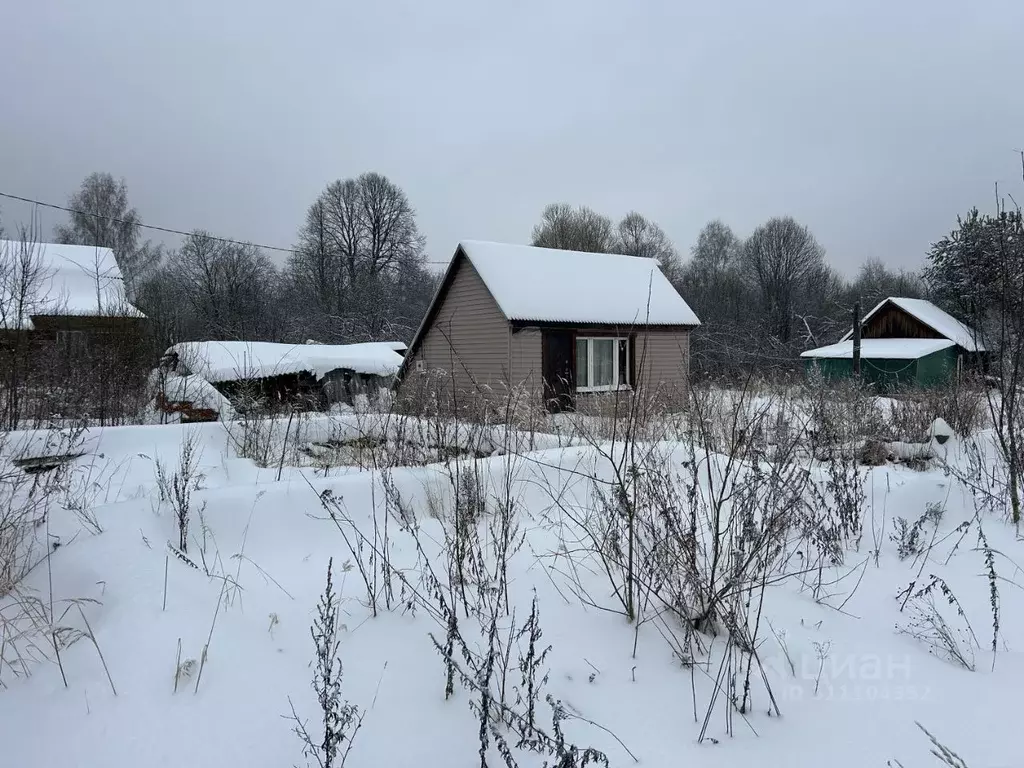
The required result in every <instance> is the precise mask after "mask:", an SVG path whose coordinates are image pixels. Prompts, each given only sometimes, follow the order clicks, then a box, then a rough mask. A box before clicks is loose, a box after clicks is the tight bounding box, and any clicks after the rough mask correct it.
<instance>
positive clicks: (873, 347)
mask: <svg viewBox="0 0 1024 768" xmlns="http://www.w3.org/2000/svg"><path fill="white" fill-rule="evenodd" d="M800 357H802V358H803V360H804V369H805V370H806V372H807V373H808V374H812V373H817V374H820V375H821V376H823V377H824V378H826V379H848V378H852V377H853V342H852V341H841V342H839V343H838V344H832V345H830V346H827V347H820V348H818V349H811V350H808V351H807V352H804V353H803V354H802V355H801V356H800ZM860 357H861V378H862V379H863V380H864V381H865V382H867V383H869V384H873V385H874V386H875V387H876V388H877V389H879V390H880V391H883V392H891V391H894V390H897V389H900V388H905V387H908V386H916V387H931V386H936V385H939V384H943V383H945V382H946V381H949V379H950V376H951V374H952V373H953V372H954V371H955V370H956V365H957V348H956V344H954V343H953V342H952V341H950V340H949V339H864V340H863V341H861V349H860Z"/></svg>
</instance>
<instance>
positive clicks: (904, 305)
mask: <svg viewBox="0 0 1024 768" xmlns="http://www.w3.org/2000/svg"><path fill="white" fill-rule="evenodd" d="M889 302H892V303H893V304H895V305H896V306H897V307H899V308H900V309H902V310H903V311H904V312H906V313H907V314H908V315H910V316H911V317H915V318H917V319H918V320H920V321H921V322H922V323H924V324H925V325H927V326H928V327H929V328H931V329H932V330H933V331H935V332H936V333H941V334H942V335H943V336H945V337H946V338H947V339H949V340H950V341H952V342H954V343H955V344H957V345H958V346H961V347H963V348H964V349H966V350H967V351H968V352H984V351H985V347H984V346H983V345H982V344H981V343H980V342H979V341H978V340H977V339H976V338H975V334H974V331H973V330H971V328H970V326H968V325H964V324H963V323H961V322H960V321H959V320H957V319H956V318H955V317H953V316H952V315H951V314H949V313H948V312H945V311H944V310H941V309H939V308H938V307H937V306H935V305H934V304H932V303H931V302H930V301H926V300H924V299H904V298H901V297H898V296H890V297H889V298H887V299H883V300H882V301H880V302H878V304H876V305H875V307H874V309H872V310H871V311H870V312H868V313H867V314H866V315H864V320H862V321H861V322H862V324H863V323H866V322H867V321H868V320H870V319H871V317H872V316H873V315H874V314H875V313H876V312H878V310H880V309H881V308H882V307H884V306H885V305H886V304H888V303H889ZM852 336H853V330H852V329H851V330H850V331H849V332H848V333H847V334H846V335H845V336H843V338H842V339H840V341H847V340H849V339H850V337H852Z"/></svg>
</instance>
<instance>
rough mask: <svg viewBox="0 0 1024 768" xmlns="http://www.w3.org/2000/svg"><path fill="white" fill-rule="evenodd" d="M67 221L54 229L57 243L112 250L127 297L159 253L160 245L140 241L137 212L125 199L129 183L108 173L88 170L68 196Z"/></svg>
mask: <svg viewBox="0 0 1024 768" xmlns="http://www.w3.org/2000/svg"><path fill="white" fill-rule="evenodd" d="M68 208H71V209H72V213H71V214H70V217H71V218H70V221H69V222H68V223H67V224H60V225H58V226H57V227H56V229H55V231H54V236H55V237H56V239H57V242H59V243H67V244H69V245H92V246H96V247H98V248H110V249H111V250H113V251H114V257H115V258H116V259H117V263H118V266H120V268H121V272H122V273H123V275H124V279H125V284H126V288H127V289H128V295H129V297H131V296H133V295H134V288H135V284H136V282H137V280H138V278H139V277H140V275H141V274H142V272H143V271H145V269H146V268H148V267H150V266H152V265H153V264H154V263H155V262H156V261H157V260H158V259H159V257H160V249H159V248H158V247H155V246H153V245H151V244H150V243H149V242H141V240H140V237H141V235H140V232H141V229H140V226H141V224H142V219H141V217H140V216H139V212H138V211H137V210H136V209H135V208H133V207H131V205H130V204H129V202H128V185H127V184H126V183H125V181H124V179H121V180H120V181H115V179H114V177H113V176H111V175H110V174H109V173H91V174H89V175H88V176H86V178H85V179H84V180H83V181H82V185H81V186H80V187H79V189H78V191H77V192H75V193H74V194H73V195H71V197H70V198H68Z"/></svg>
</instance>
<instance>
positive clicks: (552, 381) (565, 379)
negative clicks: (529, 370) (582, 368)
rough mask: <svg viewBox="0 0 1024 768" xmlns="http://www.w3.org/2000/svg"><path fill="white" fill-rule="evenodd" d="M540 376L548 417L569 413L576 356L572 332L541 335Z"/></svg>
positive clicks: (574, 377) (551, 332)
mask: <svg viewBox="0 0 1024 768" xmlns="http://www.w3.org/2000/svg"><path fill="white" fill-rule="evenodd" d="M541 357H542V361H541V373H542V375H543V377H544V402H545V404H546V405H547V409H548V410H549V411H551V412H552V413H559V412H561V411H571V410H572V409H573V382H575V380H576V372H575V367H576V352H575V348H574V345H573V334H572V331H544V332H543V333H542V335H541Z"/></svg>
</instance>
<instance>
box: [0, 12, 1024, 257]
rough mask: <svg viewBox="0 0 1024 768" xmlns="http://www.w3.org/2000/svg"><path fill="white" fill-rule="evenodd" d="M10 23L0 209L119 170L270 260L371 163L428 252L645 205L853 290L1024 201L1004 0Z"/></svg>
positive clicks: (3, 57)
mask: <svg viewBox="0 0 1024 768" xmlns="http://www.w3.org/2000/svg"><path fill="white" fill-rule="evenodd" d="M3 16H4V24H3V26H4V31H3V35H2V39H3V42H2V43H0V94H2V104H3V106H2V108H0V191H3V192H9V193H13V194H19V195H23V196H26V197H32V198H36V199H41V200H46V201H53V202H58V203H63V202H66V200H67V196H68V194H69V193H70V192H72V191H73V190H74V189H75V188H76V187H77V185H78V184H79V183H80V181H81V179H82V178H83V177H84V176H85V175H87V174H88V173H90V172H91V171H94V170H99V171H107V172H110V173H112V174H114V175H115V176H118V177H124V178H125V179H126V180H127V182H128V187H129V192H130V196H131V199H132V201H133V203H134V205H135V206H136V207H137V208H138V209H139V211H140V213H141V214H142V217H143V220H144V221H145V222H147V223H151V224H158V225H163V226H169V227H174V228H181V229H193V228H197V227H203V228H207V229H209V230H211V231H213V232H215V233H217V234H220V235H222V236H226V237H234V238H241V239H248V240H253V241H257V242H263V243H268V244H274V245H284V246H288V245H291V244H292V242H293V241H294V237H295V232H296V229H297V228H298V226H299V224H300V222H301V221H302V218H303V215H304V212H305V210H306V208H307V207H308V205H309V204H310V203H311V202H312V201H313V200H314V198H315V197H316V195H317V194H318V193H319V192H320V190H321V189H322V188H323V187H324V186H325V185H326V184H327V183H329V182H330V181H332V180H334V179H337V178H345V177H349V176H355V175H357V174H359V173H360V172H362V171H367V170H376V171H379V172H382V173H384V174H386V175H388V176H389V177H390V178H391V179H392V180H393V181H395V182H397V183H398V184H399V185H401V186H402V187H403V188H404V189H405V190H406V192H407V194H408V195H409V198H410V200H411V201H412V204H413V205H414V206H415V208H416V210H417V212H418V220H419V224H420V228H421V229H422V231H423V232H424V234H425V235H426V236H427V241H428V242H427V245H428V249H429V253H430V256H431V258H432V259H439V260H445V259H447V258H448V257H449V256H450V254H451V252H452V250H453V249H454V247H455V245H456V243H457V242H458V240H459V239H464V238H478V239H489V240H499V241H508V242H526V241H528V239H529V236H530V230H531V228H532V226H533V224H534V223H535V222H536V221H537V219H538V218H539V215H540V212H541V209H542V208H543V207H544V205H545V204H546V203H549V202H554V201H565V202H570V203H573V204H585V205H589V206H592V207H594V208H596V209H598V210H600V211H601V212H604V213H606V214H608V215H611V216H614V217H618V216H621V215H622V214H624V213H625V212H627V211H628V210H630V209H636V210H639V211H641V212H642V213H644V214H646V215H648V216H649V217H651V218H653V219H655V220H657V221H658V222H659V223H660V224H661V225H662V226H663V227H664V228H665V229H666V230H667V231H668V233H669V235H670V236H671V237H672V238H673V240H674V241H675V243H676V244H677V246H678V247H679V249H680V251H681V252H684V253H687V252H688V251H689V249H690V247H691V245H692V244H693V242H694V240H695V238H696V235H697V233H698V231H699V230H700V227H701V226H702V225H703V224H704V223H705V222H707V221H708V220H710V219H712V218H721V219H722V220H724V221H725V222H727V223H728V224H730V225H731V226H732V227H733V228H734V229H735V230H736V231H737V232H738V233H739V234H741V235H743V234H747V233H749V232H750V230H751V229H753V228H754V227H755V226H756V225H757V224H758V223H760V222H761V221H763V220H764V219H766V218H768V217H770V216H774V215H783V214H789V215H792V216H794V217H796V218H797V219H798V220H799V221H800V222H802V223H805V224H807V225H808V226H809V227H810V228H811V229H812V231H813V232H814V233H815V235H816V236H817V237H818V239H819V240H820V241H821V243H822V244H823V245H824V246H825V248H826V249H827V251H828V253H829V258H830V260H831V261H832V263H833V264H835V265H836V266H837V267H839V268H840V269H841V270H842V271H843V272H845V273H847V274H850V273H853V272H854V271H855V269H856V265H857V264H859V263H860V262H861V261H863V260H864V259H865V258H868V257H872V256H874V257H880V258H883V259H885V260H887V261H889V262H890V263H891V264H893V265H897V266H907V267H913V266H917V265H919V264H920V262H921V261H922V260H923V258H924V254H925V252H926V250H927V247H928V245H929V243H930V242H932V241H934V240H935V239H937V238H938V237H939V236H941V235H942V234H943V233H945V232H946V231H948V230H949V229H951V228H952V227H953V226H954V224H955V218H956V215H957V214H958V213H960V212H963V211H965V210H966V209H968V208H969V207H970V206H972V205H975V204H976V205H979V206H989V207H991V206H992V205H993V185H994V183H995V182H997V181H999V182H1000V183H1001V186H1002V187H1003V188H1007V189H1012V190H1014V191H1018V192H1019V191H1020V190H1021V187H1022V186H1024V185H1022V184H1021V181H1020V159H1019V157H1018V156H1017V155H1016V154H1015V153H1016V152H1017V151H1018V150H1019V149H1021V147H1022V146H1024V97H1022V94H1021V83H1020V77H1021V74H1022V69H1024V67H1022V64H1024V53H1022V50H1024V48H1022V46H1021V37H1020V35H1021V29H1022V28H1024V3H1022V2H1021V1H1020V0H1000V1H997V0H985V1H983V2H978V1H977V0H972V2H971V3H963V2H953V0H929V1H928V2H925V1H924V0H921V1H920V2H907V1H903V2H898V1H896V0H887V1H886V2H881V1H880V0H855V1H853V2H833V1H832V0H805V1H802V2H801V1H797V0H775V1H774V2H762V1H761V0H733V1H732V2H715V1H713V0H705V1H704V2H700V3H693V2H685V1H684V0H617V1H615V2H613V1H612V0H543V1H540V0H505V1H504V2H490V1H489V0H431V1H430V2H425V1H424V0H405V2H386V0H366V1H365V2H361V3H354V2H351V1H350V0H333V2H301V1H293V2H283V0H275V1H274V2H269V1H268V0H176V1H175V2H170V3H159V4H157V3H154V2H141V1H140V0H92V1H91V2H81V1H80V0H75V1H74V2H71V1H70V0H68V1H66V2H57V1H56V0H35V1H34V2H9V3H7V4H6V5H5V8H4V13H3ZM1018 199H1019V198H1018ZM0 210H2V214H3V219H4V221H5V222H6V223H7V224H8V225H9V224H12V223H15V222H17V221H19V220H22V219H24V218H25V217H26V216H27V215H28V213H29V209H28V207H27V206H24V205H20V204H16V203H11V202H9V201H0ZM53 221H54V218H53V216H52V215H50V214H47V216H46V218H45V219H44V223H45V224H46V225H47V226H49V225H51V224H52V223H53Z"/></svg>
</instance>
